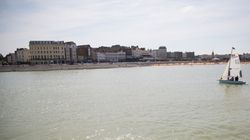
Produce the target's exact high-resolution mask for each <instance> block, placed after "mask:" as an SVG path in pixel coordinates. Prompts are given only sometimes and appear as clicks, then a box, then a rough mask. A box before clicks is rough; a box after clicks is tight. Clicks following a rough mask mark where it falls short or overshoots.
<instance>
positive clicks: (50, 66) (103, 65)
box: [0, 61, 225, 72]
mask: <svg viewBox="0 0 250 140" xmlns="http://www.w3.org/2000/svg"><path fill="white" fill-rule="evenodd" d="M223 63H225V62H190V61H172V62H170V61H162V62H119V63H83V64H74V65H68V64H48V65H2V66H0V72H14V71H51V70H77V69H107V68H122V67H144V66H171V65H209V64H223Z"/></svg>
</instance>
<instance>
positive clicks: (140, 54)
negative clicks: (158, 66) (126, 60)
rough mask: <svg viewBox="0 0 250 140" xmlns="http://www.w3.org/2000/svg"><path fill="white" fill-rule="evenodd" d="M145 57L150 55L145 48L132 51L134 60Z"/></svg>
mask: <svg viewBox="0 0 250 140" xmlns="http://www.w3.org/2000/svg"><path fill="white" fill-rule="evenodd" d="M143 55H149V52H148V51H146V50H145V49H144V48H135V49H132V57H134V58H142V57H143Z"/></svg>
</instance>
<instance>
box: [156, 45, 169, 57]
mask: <svg viewBox="0 0 250 140" xmlns="http://www.w3.org/2000/svg"><path fill="white" fill-rule="evenodd" d="M157 58H158V60H166V59H167V48H166V47H165V46H160V47H159V49H158V53H157Z"/></svg>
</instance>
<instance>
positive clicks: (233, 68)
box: [230, 54, 241, 77]
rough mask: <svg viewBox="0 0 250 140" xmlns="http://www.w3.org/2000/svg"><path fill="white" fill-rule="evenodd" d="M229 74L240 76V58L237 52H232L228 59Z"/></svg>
mask: <svg viewBox="0 0 250 140" xmlns="http://www.w3.org/2000/svg"><path fill="white" fill-rule="evenodd" d="M230 60H231V61H230V76H231V77H236V76H238V77H241V76H240V71H241V69H240V58H239V55H238V54H232V56H231V59H230Z"/></svg>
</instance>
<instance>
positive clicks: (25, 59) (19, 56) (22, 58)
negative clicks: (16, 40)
mask: <svg viewBox="0 0 250 140" xmlns="http://www.w3.org/2000/svg"><path fill="white" fill-rule="evenodd" d="M15 54H16V62H17V64H25V63H26V64H27V63H29V62H30V51H29V49H27V48H17V50H16V51H15Z"/></svg>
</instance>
